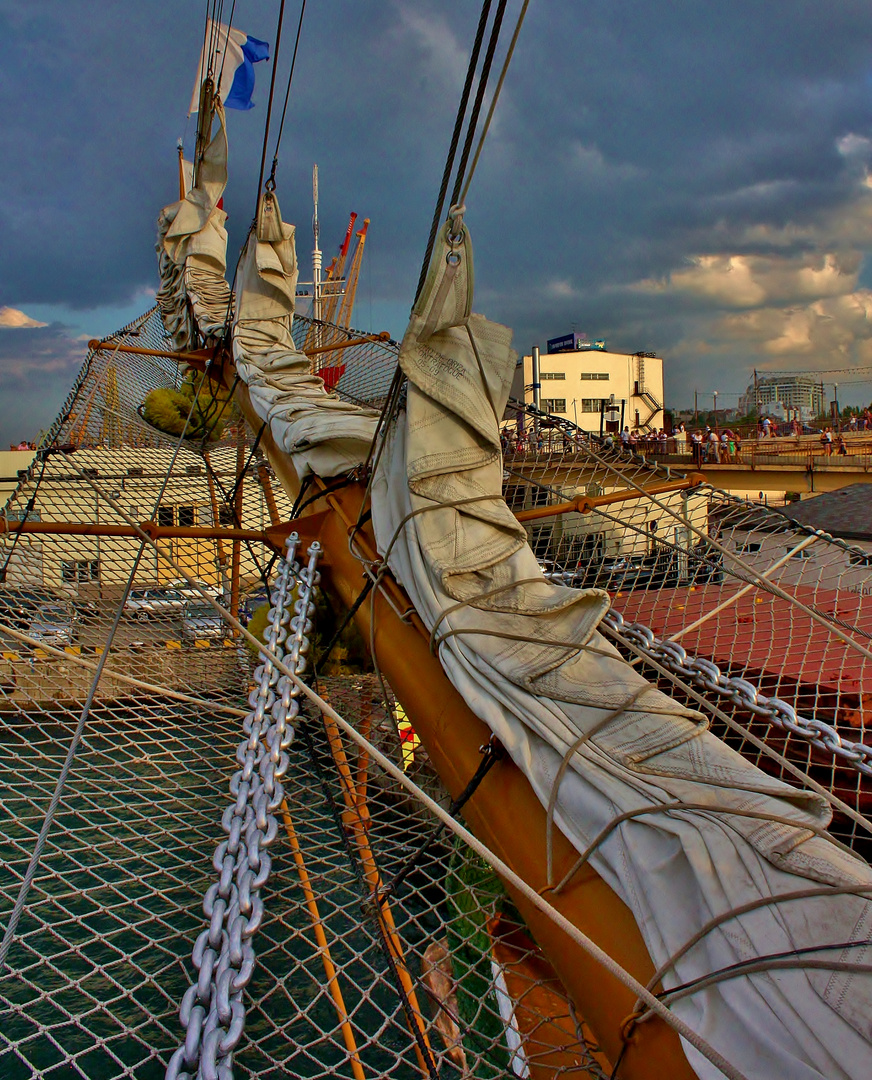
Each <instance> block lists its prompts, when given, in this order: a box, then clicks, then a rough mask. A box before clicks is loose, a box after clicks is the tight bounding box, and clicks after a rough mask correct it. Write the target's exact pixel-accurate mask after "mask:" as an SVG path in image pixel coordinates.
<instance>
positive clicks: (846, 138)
mask: <svg viewBox="0 0 872 1080" xmlns="http://www.w3.org/2000/svg"><path fill="white" fill-rule="evenodd" d="M836 149H837V150H838V151H839V153H840V154H841V155H842V157H846V158H856V157H861V158H867V157H869V155H870V153H872V141H870V140H869V139H867V138H866V136H865V135H855V134H854V132H853V131H850V132H848V134H847V135H843V136H842V137H841V138H840V139H836Z"/></svg>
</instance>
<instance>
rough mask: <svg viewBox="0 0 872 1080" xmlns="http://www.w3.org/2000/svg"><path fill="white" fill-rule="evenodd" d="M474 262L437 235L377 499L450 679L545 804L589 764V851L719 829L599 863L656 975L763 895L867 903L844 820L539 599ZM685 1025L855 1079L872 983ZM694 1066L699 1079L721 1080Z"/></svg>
mask: <svg viewBox="0 0 872 1080" xmlns="http://www.w3.org/2000/svg"><path fill="white" fill-rule="evenodd" d="M470 255H471V252H470V245H469V239H468V236H467V235H466V233H465V230H464V231H463V239H462V242H459V243H458V231H457V228H456V226H455V227H454V228H453V233H452V240H451V241H449V239H448V234H447V230H443V236H442V241H441V244H437V249H436V252H435V254H434V257H433V262H432V267H434V268H435V270H431V274H430V277H429V278H428V282H427V285H426V286H425V290H424V292H423V294H422V299H421V302H420V303H419V304H418V306H417V308H416V311H415V312H414V313H413V317H412V321H411V323H410V326H409V331H408V332H407V334H406V337H405V339H404V342H403V347H402V350H401V364H402V366H403V370H404V372H405V373H406V375H407V376H408V378H409V393H408V405H407V410H406V413H405V415H404V416H402V417H401V419H400V422H399V423H398V424H397V425H396V427H395V428H394V430H393V432H392V434H391V436H390V442H389V445H388V446H387V447H386V450H385V453H384V454H383V456H382V461H383V462H384V465H383V467H382V468H381V470H380V472H379V474H378V475H377V477H376V480H375V483H374V487H373V518H374V523H375V526H376V530H377V537H378V540H379V548H380V550H381V551H382V553H383V554H384V555H385V556H386V557H387V559H388V562H389V565H390V567H391V569H392V570H393V571H394V573H395V575H396V577H397V578H398V579H399V580H400V581H401V582H402V584H403V585H404V587H405V588H406V589H407V591H408V592H409V595H410V597H411V598H412V600H413V603H414V605H415V608H416V609H417V611H418V613H419V614H420V616H421V617H422V619H423V620H424V622H425V624H426V625H427V626H428V627H429V628H431V629H432V630H433V631H434V635H436V640H439V641H441V644H440V645H439V655H440V659H441V661H442V664H443V666H444V668H445V670H446V673H447V674H448V676H449V678H450V679H451V681H452V682H453V683H454V685H455V687H456V688H457V689H458V690H459V691H460V692H461V694H463V696H464V697H465V699H466V700H467V702H469V703H470V705H471V706H472V708H473V709H474V711H475V712H477V713H478V715H479V716H481V717H482V718H483V719H484V720H485V721H486V722H487V723H488V725H489V726H490V727H491V729H492V730H493V731H494V733H495V734H496V735H497V737H498V738H499V739H500V741H501V742H502V743H503V745H504V746H505V747H506V749H507V750H508V751H509V753H510V754H511V756H512V758H513V759H514V761H515V762H516V764H518V765H519V766H520V767H521V768H522V769H523V770H524V772H525V773H526V774H527V776H528V778H529V779H530V781H531V783H532V784H533V786H534V788H535V790H536V791H537V793H538V795H539V798H540V799H541V801H542V802H543V804H546V805H547V803H548V801H549V799H550V798H551V797H552V789H553V785H554V783H555V779H556V777H557V776H558V772H559V770H560V767H561V761H562V759H563V757H564V755H566V754H567V753H568V752H570V751H572V748H573V747H574V746H575V747H576V749H575V750H574V751H572V752H571V754H570V760H569V765H570V767H569V769H568V770H567V771H566V772H565V775H564V776H563V777H562V780H561V782H560V786H559V791H558V792H557V800H556V820H557V821H558V823H559V825H560V827H561V829H562V830H563V831H564V832H565V833H566V835H567V836H568V837H569V838H570V839H571V840H572V842H573V843H574V845H575V846H576V847H577V848H578V849H579V851H583V850H584V849H585V848H586V847H587V845H588V844H589V843H590V841H591V840H592V839H593V838H594V837H596V836H597V834H598V833H599V832H600V831H601V830H602V829H604V828H606V827H607V826H608V825H609V823H610V822H611V821H613V819H615V818H616V817H617V816H618V815H620V814H621V813H623V812H625V811H634V810H638V809H641V808H646V807H648V808H651V807H655V808H656V807H658V806H664V805H665V804H668V803H675V802H680V803H682V804H685V805H692V806H694V807H703V808H705V809H702V810H700V809H694V810H687V809H678V810H672V811H670V812H669V813H668V815H667V814H666V813H646V814H645V815H644V816H641V817H638V818H635V819H632V820H629V821H625V822H624V823H623V824H621V825H619V826H618V827H617V828H616V829H615V831H614V833H613V834H612V835H611V836H610V837H609V838H608V839H607V840H606V841H605V842H604V843H603V844H602V846H601V847H600V848H599V849H598V850H597V851H595V852H594V853H593V854H592V856H591V862H592V865H594V867H595V868H596V870H597V871H598V872H599V873H600V875H601V876H602V877H603V878H604V879H605V880H606V881H607V882H608V884H609V885H610V886H611V887H612V888H613V889H614V890H615V892H616V893H617V894H618V895H619V896H620V897H621V898H622V899H623V900H624V901H625V902H626V903H627V904H628V905H629V907H630V908H631V909H632V911H633V912H634V914H635V917H636V920H637V922H638V925H639V927H640V929H641V932H642V934H643V937H644V939H645V942H646V944H647V946H648V948H649V951H650V953H651V956H652V958H653V960H654V962H655V964H657V965H658V966H659V965H662V964H665V963H666V962H667V961H668V960H669V958H670V957H671V956H672V954H673V953H675V952H676V950H678V949H679V948H680V946H681V945H682V944H683V943H684V942H685V941H687V940H688V938H690V937H691V936H692V935H693V934H694V932H696V931H697V930H698V929H699V928H701V927H702V926H703V925H704V924H705V923H706V922H708V921H709V920H710V919H712V918H713V917H714V916H717V915H719V914H721V913H724V912H727V911H730V910H731V909H733V908H735V907H738V906H740V905H743V904H745V903H747V902H748V901H749V900H752V899H755V898H757V897H759V896H761V895H770V894H778V893H784V892H789V891H791V890H796V889H798V888H800V887H801V885H802V884H803V881H804V882H805V884H808V883H813V882H823V883H827V884H832V885H836V886H847V887H851V886H858V887H866V888H869V887H872V873H870V871H869V868H868V866H867V865H866V864H865V863H864V862H862V861H861V860H859V859H857V858H855V857H853V856H852V855H851V854H849V853H846V852H845V851H844V850H843V849H842V848H840V847H839V846H837V845H836V844H834V843H832V842H830V841H829V840H828V839H827V838H824V837H822V836H820V835H817V834H816V833H815V832H812V831H810V830H811V829H816V830H821V829H822V828H824V827H825V826H826V824H827V821H828V820H829V810H828V808H827V806H826V804H825V803H824V801H823V800H822V799H818V797H816V796H814V795H810V794H807V793H803V792H800V791H797V790H796V789H794V788H792V787H789V786H788V785H786V784H784V783H782V782H780V781H778V780H776V779H774V778H771V777H768V776H767V775H765V774H764V773H762V772H761V771H760V770H758V769H756V768H755V767H754V766H753V765H751V764H750V763H749V762H747V761H746V760H745V759H744V758H742V757H741V756H740V755H739V754H737V753H735V752H734V751H732V750H731V749H729V748H728V747H727V746H726V745H725V744H724V743H723V742H722V741H720V740H719V739H716V738H715V737H714V736H712V735H710V734H709V733H708V732H707V730H706V725H705V723H704V721H703V719H702V717H701V716H699V715H697V714H694V713H692V712H690V711H689V710H686V709H683V708H681V707H679V706H677V705H676V704H675V703H674V702H673V701H672V700H671V699H670V698H668V697H667V696H666V695H664V694H662V693H660V692H659V691H657V690H656V689H654V688H653V687H650V686H649V685H648V684H647V683H646V682H645V680H644V679H643V678H642V677H641V676H640V675H638V674H637V673H635V672H634V670H633V669H632V668H630V667H629V666H628V665H627V664H626V663H625V662H624V661H623V660H622V659H621V658H620V657H619V655H618V654H617V652H616V651H615V650H614V649H613V648H612V646H611V645H610V644H609V643H608V642H607V641H606V640H605V639H604V638H603V637H602V636H601V635H600V634H599V633H598V632H597V631H596V624H597V622H598V621H599V619H600V618H601V617H602V615H603V614H604V612H605V610H606V607H607V598H606V597H605V595H604V594H602V593H600V592H598V591H597V590H586V591H581V592H580V591H577V590H570V589H566V588H564V587H562V586H556V585H553V584H551V583H550V582H546V581H545V580H544V579H542V578H541V572H540V571H539V570H538V566H537V561H536V558H535V556H534V555H533V553H532V551H531V550H530V549H529V547H528V546H527V545H526V543H525V539H524V535H523V530H522V529H521V527H520V526H519V525H518V524H517V522H515V521H514V518H513V517H512V515H511V514H510V513H509V511H508V509H507V508H506V506H505V503H504V502H503V500H502V497H501V479H502V477H501V467H500V454H499V434H498V419H499V418H500V417H501V416H502V411H503V408H504V407H505V402H506V397H507V392H508V389H507V388H508V382H509V380H510V378H511V371H512V368H513V365H514V357H513V354H512V353H511V350H510V349H509V334H508V331H507V330H506V329H505V328H503V327H499V326H496V325H495V324H493V323H489V322H487V320H484V319H482V318H481V317H479V316H476V315H472V314H471V296H472V275H471V273H470V274H463V275H460V274H458V273H457V272H456V270H455V271H454V272H452V267H453V266H457V265H458V264H457V262H456V260H457V258H458V256H459V258H460V259H461V260H462V261H465V262H466V264H467V265H469V266H470V267H471V258H470ZM449 277H450V278H451V279H452V280H450V281H449V280H448V278H449ZM471 499H480V500H481V501H476V502H470V501H469V500H471ZM415 511H418V512H417V513H415V514H414V516H411V517H410V516H409V515H410V514H412V513H413V512H415ZM537 577H538V578H539V581H538V582H529V580H528V579H531V578H537ZM521 582H526V583H525V584H523V585H521V584H520V583H521ZM513 583H517V584H513ZM518 639H521V640H518ZM549 642H572V643H573V645H572V647H569V646H567V645H565V644H549ZM582 646H583V647H582ZM622 705H623V706H625V707H624V708H622ZM738 815H743V816H738ZM744 815H748V816H744ZM755 815H759V816H755ZM772 818H779V819H783V820H781V821H775V820H771V819H772ZM870 928H872V904H870V903H869V902H868V901H867V900H865V899H862V898H860V897H858V896H853V895H841V896H829V897H827V898H826V900H820V899H818V900H815V901H810V902H806V903H804V904H797V903H791V904H783V905H779V906H774V905H773V906H768V907H764V908H762V909H759V910H756V911H753V912H751V913H748V914H746V915H742V916H740V917H738V918H735V919H733V920H731V921H729V922H728V923H727V924H725V925H724V926H723V927H721V928H718V929H716V930H714V931H713V932H711V933H710V934H708V935H707V936H706V937H705V938H704V939H703V940H702V941H701V942H700V943H699V944H698V945H697V946H696V947H695V948H693V949H691V950H690V951H689V952H688V953H687V954H686V955H685V956H683V957H681V958H680V959H679V961H678V962H677V963H676V964H675V966H674V969H672V970H670V971H669V973H668V974H667V975H666V976H665V977H664V984H665V985H666V986H667V987H669V986H675V985H677V984H679V983H683V982H687V981H690V980H693V979H696V978H699V977H703V976H705V975H707V974H708V973H710V972H712V971H716V970H718V969H720V968H723V967H725V966H727V965H730V964H734V963H737V962H741V961H743V960H747V959H749V958H752V957H761V956H767V955H769V954H773V953H781V952H787V953H790V952H791V951H793V950H796V949H801V948H804V947H807V946H810V945H820V943H822V942H839V943H848V942H862V941H865V940H866V939H868V938H869V937H870ZM865 952H866V950H865V948H856V949H851V948H846V949H844V950H842V953H841V958H842V959H848V960H854V961H858V962H862V961H863V959H864V953H865ZM837 955H838V954H837ZM675 1008H676V1010H677V1011H678V1012H680V1013H681V1014H682V1015H683V1016H684V1017H685V1018H686V1019H687V1020H688V1021H689V1022H690V1024H691V1025H692V1026H693V1027H694V1028H695V1030H697V1031H699V1032H700V1033H701V1034H703V1035H704V1036H705V1037H706V1038H707V1039H708V1040H709V1042H710V1043H711V1044H712V1045H713V1046H714V1047H715V1048H716V1049H718V1050H720V1051H721V1053H723V1054H724V1055H725V1056H726V1057H727V1058H728V1060H730V1061H731V1062H733V1063H734V1064H735V1065H736V1067H737V1068H739V1069H740V1070H741V1071H742V1072H744V1074H745V1075H747V1076H749V1077H751V1076H753V1077H755V1078H764V1077H767V1078H768V1077H771V1078H773V1080H775V1078H776V1077H783V1076H790V1077H791V1078H802V1080H811V1078H813V1077H823V1076H826V1077H836V1076H838V1077H845V1078H849V1077H857V1076H859V1075H861V1074H862V1072H863V1069H864V1068H865V1065H864V1063H868V1043H867V1041H866V1040H867V1039H868V1037H869V1030H868V1024H869V1019H868V1018H869V1016H870V1014H872V977H870V976H869V975H858V974H856V973H844V972H837V971H832V970H818V971H811V972H804V971H801V970H794V971H784V972H779V973H778V975H777V977H773V976H772V975H762V976H758V977H746V978H741V979H735V980H731V981H727V982H723V983H721V984H719V985H718V986H716V987H713V988H710V989H708V990H705V991H703V992H700V993H697V994H695V995H691V996H689V997H687V998H685V999H684V1000H683V1001H681V1002H679V1003H678V1004H677V1005H676V1006H675ZM687 1049H688V1055H689V1057H690V1059H691V1061H692V1063H693V1065H694V1068H695V1069H696V1070H697V1071H698V1073H699V1075H700V1076H701V1077H712V1078H713V1077H715V1076H719V1075H720V1074H719V1072H718V1070H717V1069H715V1068H714V1067H713V1066H712V1065H711V1064H709V1063H708V1062H707V1061H705V1060H704V1059H702V1058H701V1057H700V1056H699V1055H698V1054H696V1053H695V1052H694V1051H693V1050H692V1049H690V1048H687Z"/></svg>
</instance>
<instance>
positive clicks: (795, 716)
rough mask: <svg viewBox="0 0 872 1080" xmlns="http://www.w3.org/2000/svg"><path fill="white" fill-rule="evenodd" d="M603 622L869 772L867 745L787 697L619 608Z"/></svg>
mask: <svg viewBox="0 0 872 1080" xmlns="http://www.w3.org/2000/svg"><path fill="white" fill-rule="evenodd" d="M604 622H605V624H606V625H608V626H610V627H611V629H612V630H613V631H614V634H615V636H616V637H617V638H619V639H620V640H621V641H623V642H625V643H629V642H630V641H632V642H634V643H635V644H636V645H637V646H638V648H639V650H640V652H642V653H643V654H644V656H645V657H649V656H651V657H656V658H657V659H659V660H660V661H661V663H663V664H664V665H665V666H666V667H667V668H670V669H671V670H673V671H674V672H675V673H676V674H678V675H684V676H686V677H688V678H690V679H692V680H693V681H694V682H695V683H696V684H697V685H698V686H702V687H703V688H704V689H705V690H707V691H709V692H710V693H714V694H718V695H719V696H721V697H724V698H728V699H729V700H730V701H732V702H733V704H735V705H739V706H740V707H741V708H744V709H747V710H748V711H749V712H752V713H753V714H754V715H755V716H759V717H761V718H763V719H766V720H768V721H769V722H770V723H772V724H774V725H775V726H776V727H779V728H782V729H783V730H785V731H789V732H791V734H793V735H796V736H798V737H799V738H801V739H803V740H804V741H806V742H808V743H810V744H811V745H812V746H815V747H817V748H818V749H819V750H824V751H826V752H827V753H830V754H832V755H833V757H836V758H838V759H839V760H840V761H841V762H843V763H844V764H846V765H849V766H851V767H852V768H855V769H856V770H857V771H858V772H861V773H863V774H864V775H865V776H872V746H869V745H867V744H866V743H863V742H854V741H852V740H851V739H847V738H845V736H844V735H842V733H841V732H839V730H838V729H837V728H836V727H834V726H833V725H832V724H828V723H826V722H825V721H824V720H816V719H814V718H813V717H810V716H802V715H801V714H800V713H799V712H797V710H796V709H795V708H794V707H793V706H792V705H791V704H790V703H789V702H787V701H782V700H781V699H780V698H777V697H770V696H768V695H767V694H764V693H763V692H762V691H761V690H759V689H758V688H757V687H755V686H754V685H753V683H751V682H749V681H748V680H747V679H743V678H740V677H739V676H730V675H725V674H724V673H723V672H722V671H721V669H720V668H719V667H718V665H717V664H715V663H714V662H713V661H712V660H709V659H707V658H706V657H702V656H694V655H693V654H692V653H689V652H687V651H686V650H685V649H684V648H683V647H682V646H681V645H679V644H677V643H675V642H672V641H671V640H669V639H664V638H660V637H658V636H657V635H656V634H655V633H654V631H653V630H652V629H651V628H650V627H648V626H645V625H644V624H643V623H637V622H633V623H627V622H626V621H625V620H624V618H623V616H622V615H621V613H620V612H619V611H610V612H609V613H608V615H606V618H605V620H604Z"/></svg>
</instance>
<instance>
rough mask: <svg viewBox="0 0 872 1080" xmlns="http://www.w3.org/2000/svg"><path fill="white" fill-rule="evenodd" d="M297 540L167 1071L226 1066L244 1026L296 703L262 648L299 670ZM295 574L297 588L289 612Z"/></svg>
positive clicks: (174, 1078)
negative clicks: (179, 1035) (179, 1039)
mask: <svg viewBox="0 0 872 1080" xmlns="http://www.w3.org/2000/svg"><path fill="white" fill-rule="evenodd" d="M299 542H300V538H299V535H298V534H297V533H291V535H290V536H289V537H288V540H287V542H286V552H285V556H284V558H283V560H282V563H281V566H280V568H279V573H278V581H277V583H276V588H275V590H274V591H273V593H272V596H271V600H272V604H271V608H270V613H269V616H268V625H267V629H266V633H265V641H266V645H267V649H266V650H264V651H262V652H261V655H260V660H261V664H260V666H259V667H258V668H257V670H256V671H255V688H254V690H252V692H251V694H250V695H249V699H248V700H249V705H250V706H251V710H252V711H251V712H249V713H248V715H247V716H246V718H245V720H244V721H243V730H244V731H245V735H246V737H245V738H244V739H243V740H242V742H241V743H240V744H239V749H238V751H237V754H236V758H237V761H238V762H239V763H240V765H241V766H242V767H241V768H240V769H239V770H237V772H236V773H234V775H233V777H232V778H231V780H230V793H231V795H232V796H233V797H234V802H232V803H230V804H229V805H228V807H227V810H226V811H225V813H224V816H223V818H222V821H221V826H222V828H223V830H224V832H226V833H227V837H228V838H227V839H226V840H224V841H222V842H221V843H220V844H219V846H218V848H217V849H216V851H215V856H214V859H213V866H214V867H215V870H216V872H217V873H218V874H219V879H218V881H217V882H214V883H213V884H212V885H211V886H210V887H209V890H208V891H207V893H206V896H205V898H204V901H203V911H204V913H205V915H206V917H207V918H208V919H209V920H210V921H209V926H208V928H207V929H205V930H203V931H202V933H201V934H200V936H199V937H198V938H197V942H196V944H195V945H194V950H193V954H192V960H193V964H194V967H195V968H196V969H197V972H198V977H197V980H196V981H195V982H194V983H192V984H191V986H190V988H189V989H188V990H187V992H186V993H185V996H184V998H183V999H182V1004H181V1008H180V1010H179V1018H180V1020H181V1022H182V1025H183V1026H184V1027H185V1028H186V1036H185V1042H184V1044H183V1045H182V1046H180V1047H179V1048H178V1049H177V1050H176V1052H175V1053H174V1054H173V1056H172V1058H171V1059H170V1063H169V1066H168V1068H167V1071H166V1076H167V1080H189V1078H191V1077H193V1076H194V1075H197V1076H200V1075H202V1076H203V1077H217V1076H221V1075H225V1070H227V1071H228V1072H229V1070H230V1067H231V1062H232V1055H233V1051H234V1050H235V1049H236V1047H237V1046H238V1045H239V1041H240V1039H241V1038H242V1032H243V1028H244V1026H245V1005H244V1003H243V994H244V991H245V988H246V986H247V985H248V983H249V982H250V980H251V977H252V974H253V972H254V965H255V952H254V946H253V944H252V938H253V937H254V935H255V933H256V932H257V930H258V929H259V927H260V924H261V922H262V920H263V914H264V907H263V900H262V898H261V896H260V891H261V889H262V888H263V886H264V885H265V884H266V882H267V881H268V880H269V876H270V871H271V868H272V858H271V856H270V854H269V847H270V846H271V844H272V843H273V841H274V840H275V838H276V836H277V835H278V828H279V823H278V818H277V816H276V811H277V810H278V809H279V807H280V806H281V804H282V801H283V799H284V787H283V785H282V782H281V781H282V777H283V776H284V775H285V773H286V771H287V768H288V754H287V749H288V747H289V746H290V744H291V742H292V741H293V738H294V721H295V720H296V717H297V715H298V714H299V711H300V704H299V690H298V689H297V688H296V687H295V686H294V685H293V684H292V683H291V682H290V680H289V679H288V678H287V676H286V675H285V676H281V675H280V673H279V671H278V669H277V668H276V665H275V662H274V660H273V659H271V658H270V656H269V655H268V652H269V653H274V655H275V657H276V658H279V657H285V658H286V659H287V662H288V663H289V664H290V665H291V666H292V667H293V669H294V671H295V672H298V673H300V674H302V672H303V671H304V670H305V667H306V653H307V652H308V650H309V641H310V639H309V635H310V634H311V630H312V616H313V613H314V597H315V590H316V588H317V584H318V580H319V575H318V572H317V564H318V559H319V557H320V555H321V546H320V544H318V543H317V542H316V543H313V544H312V545H311V547H310V548H309V551H308V564H307V565H306V566H304V567H300V566H299V564H298V563H297V548H298V545H299ZM292 571H293V572H292ZM294 577H297V578H298V579H299V581H300V589H299V598H298V599H297V601H296V602H295V603H294V605H293V607H294V616H293V618H292V617H291V611H290V610H289V606H290V602H291V600H292V591H293V585H292V581H293V578H294ZM288 638H290V640H288Z"/></svg>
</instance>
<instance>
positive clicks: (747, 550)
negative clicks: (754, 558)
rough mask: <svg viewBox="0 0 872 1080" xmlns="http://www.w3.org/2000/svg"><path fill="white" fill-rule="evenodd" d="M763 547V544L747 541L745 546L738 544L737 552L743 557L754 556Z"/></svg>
mask: <svg viewBox="0 0 872 1080" xmlns="http://www.w3.org/2000/svg"><path fill="white" fill-rule="evenodd" d="M761 547H762V544H758V543H755V542H754V541H752V540H747V541H745V543H743V544H736V551H738V552H741V554H743V555H753V554H754V552H756V551H759V550H760V548H761Z"/></svg>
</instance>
